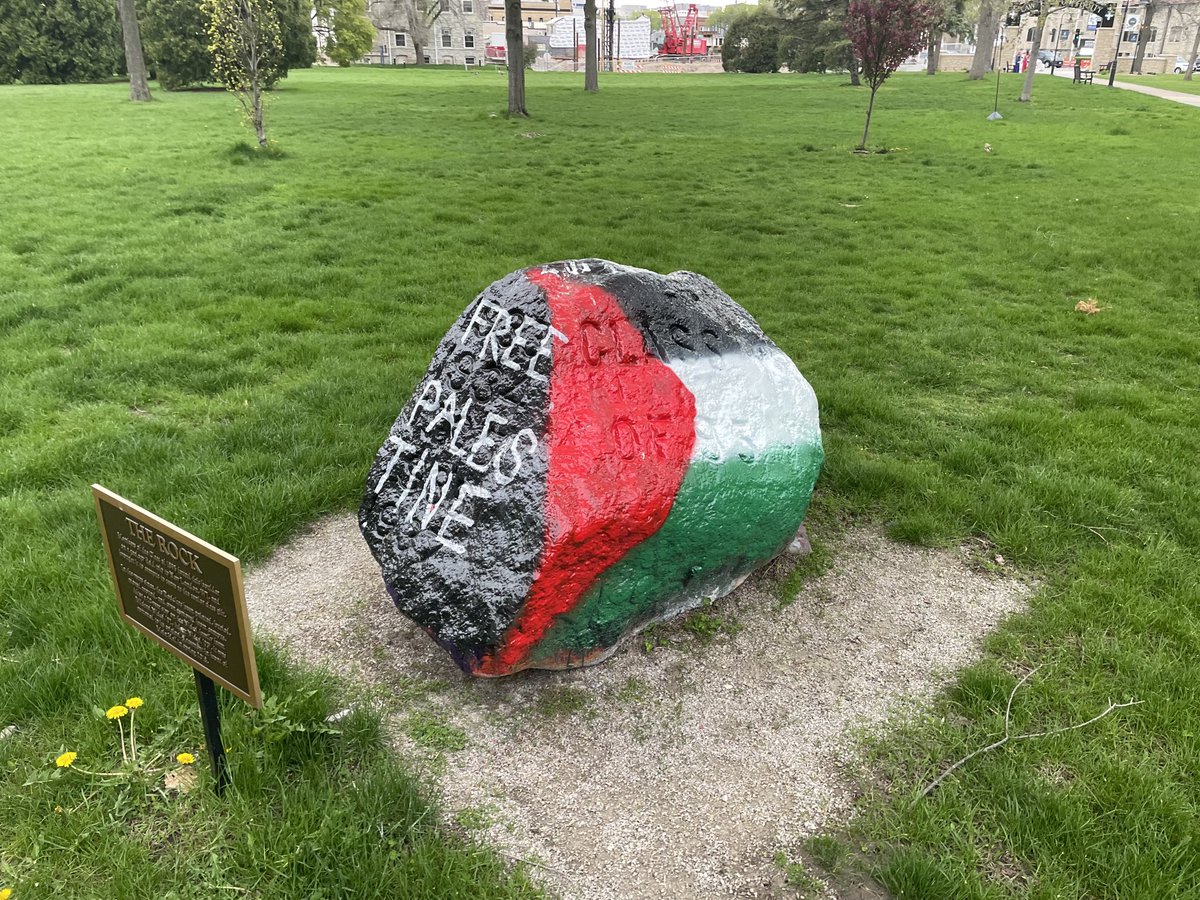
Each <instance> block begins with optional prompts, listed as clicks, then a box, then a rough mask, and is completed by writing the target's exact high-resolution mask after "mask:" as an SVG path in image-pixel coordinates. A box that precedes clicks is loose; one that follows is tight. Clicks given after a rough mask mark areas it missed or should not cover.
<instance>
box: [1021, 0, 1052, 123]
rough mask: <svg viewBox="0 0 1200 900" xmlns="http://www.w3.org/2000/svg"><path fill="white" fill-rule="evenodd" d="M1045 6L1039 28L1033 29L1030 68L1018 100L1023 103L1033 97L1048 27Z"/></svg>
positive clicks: (1038, 23)
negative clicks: (1043, 37) (1038, 59)
mask: <svg viewBox="0 0 1200 900" xmlns="http://www.w3.org/2000/svg"><path fill="white" fill-rule="evenodd" d="M1045 2H1049V0H1045ZM1045 9H1046V8H1045V6H1043V7H1042V13H1041V15H1039V16H1038V20H1037V26H1036V27H1035V28H1034V29H1033V46H1032V47H1030V48H1029V68H1028V69H1027V70H1026V72H1025V85H1024V87H1022V88H1021V96H1020V97H1019V98H1018V99H1019V100H1020V101H1021V102H1022V103H1028V102H1029V100H1030V98H1032V97H1033V76H1034V74H1035V73H1036V72H1037V58H1038V51H1039V50H1041V49H1042V30H1043V29H1044V28H1045V27H1046V12H1045Z"/></svg>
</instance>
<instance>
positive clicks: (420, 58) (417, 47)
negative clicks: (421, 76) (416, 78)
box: [413, 35, 425, 66]
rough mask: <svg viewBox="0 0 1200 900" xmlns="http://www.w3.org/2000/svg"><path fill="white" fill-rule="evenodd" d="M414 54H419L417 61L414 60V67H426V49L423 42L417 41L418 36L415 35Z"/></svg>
mask: <svg viewBox="0 0 1200 900" xmlns="http://www.w3.org/2000/svg"><path fill="white" fill-rule="evenodd" d="M413 52H414V53H416V54H417V56H416V59H415V60H413V65H414V66H423V65H425V53H424V47H423V45H422V44H421V42H420V41H419V40H417V36H416V35H413Z"/></svg>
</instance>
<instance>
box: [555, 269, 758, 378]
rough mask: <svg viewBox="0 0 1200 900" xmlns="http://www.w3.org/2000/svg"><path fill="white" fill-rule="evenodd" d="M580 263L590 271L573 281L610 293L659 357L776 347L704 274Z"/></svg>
mask: <svg viewBox="0 0 1200 900" xmlns="http://www.w3.org/2000/svg"><path fill="white" fill-rule="evenodd" d="M580 263H585V264H587V266H588V267H589V270H590V271H588V272H586V273H583V274H581V275H579V276H577V278H578V280H580V281H589V282H591V283H592V284H598V285H600V286H602V287H603V288H605V289H606V290H607V291H609V292H610V293H612V294H613V295H614V296H615V297H616V298H617V301H618V302H619V303H620V304H621V309H622V311H624V313H625V315H626V317H627V318H628V319H629V321H630V322H632V323H633V324H634V325H635V326H636V327H637V328H638V329H639V330H640V331H641V332H642V336H643V338H644V339H645V340H646V349H647V350H648V351H649V352H651V353H653V354H654V355H655V356H657V357H658V358H659V359H661V360H663V361H664V362H669V361H671V360H676V359H688V358H692V357H696V356H706V355H709V354H714V353H715V354H722V353H729V352H731V351H742V352H752V351H753V350H754V349H755V348H756V347H763V346H769V347H774V346H775V345H774V344H773V343H772V342H771V341H770V339H769V338H767V337H766V336H765V335H764V334H763V332H762V329H761V328H759V326H758V323H757V322H755V321H754V319H753V317H751V315H750V314H749V313H748V312H746V311H745V310H744V309H742V308H741V307H740V306H739V305H738V304H737V303H736V302H734V301H733V300H732V299H731V298H730V297H729V296H728V295H727V294H726V293H725V292H724V291H722V290H721V289H720V288H719V287H717V286H716V285H715V284H713V283H712V281H710V280H709V279H707V278H705V277H704V276H703V275H697V274H696V273H695V272H673V273H671V274H670V275H660V274H658V273H657V272H650V271H648V270H645V269H632V268H629V267H626V266H617V265H614V264H613V263H610V262H608V261H607V260H602V259H587V260H581V261H580Z"/></svg>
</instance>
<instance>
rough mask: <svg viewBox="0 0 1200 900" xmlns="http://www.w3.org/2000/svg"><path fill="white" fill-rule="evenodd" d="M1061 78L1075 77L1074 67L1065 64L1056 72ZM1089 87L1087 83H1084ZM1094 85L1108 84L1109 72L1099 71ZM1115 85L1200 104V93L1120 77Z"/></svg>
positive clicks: (1150, 94) (1176, 100)
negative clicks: (1174, 89) (1188, 92)
mask: <svg viewBox="0 0 1200 900" xmlns="http://www.w3.org/2000/svg"><path fill="white" fill-rule="evenodd" d="M1054 74H1055V75H1057V76H1058V77H1059V78H1072V77H1074V69H1072V68H1069V67H1068V66H1063V67H1062V68H1061V69H1058V70H1057V71H1055V73H1054ZM1082 86H1083V87H1087V85H1082ZM1092 86H1093V87H1100V86H1104V87H1107V86H1108V73H1107V72H1097V73H1096V80H1095V81H1094V82H1092ZM1113 87H1118V88H1120V89H1121V90H1123V91H1134V92H1135V93H1138V94H1146V95H1147V96H1149V97H1158V98H1159V99H1162V100H1171V101H1173V102H1175V103H1182V104H1184V105H1185V106H1200V94H1185V93H1184V92H1183V91H1167V90H1163V89H1162V88H1156V87H1150V85H1148V84H1133V83H1132V82H1129V81H1121V80H1120V79H1118V80H1117V81H1114V82H1113Z"/></svg>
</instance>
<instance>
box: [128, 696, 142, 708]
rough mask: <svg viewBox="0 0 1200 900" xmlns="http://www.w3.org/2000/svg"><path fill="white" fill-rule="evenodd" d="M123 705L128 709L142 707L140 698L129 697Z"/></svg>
mask: <svg viewBox="0 0 1200 900" xmlns="http://www.w3.org/2000/svg"><path fill="white" fill-rule="evenodd" d="M125 705H126V706H128V707H129V708H130V709H137V708H138V707H139V706H141V705H142V698H141V697H130V698H129V699H128V700H126V701H125Z"/></svg>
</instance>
